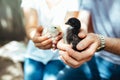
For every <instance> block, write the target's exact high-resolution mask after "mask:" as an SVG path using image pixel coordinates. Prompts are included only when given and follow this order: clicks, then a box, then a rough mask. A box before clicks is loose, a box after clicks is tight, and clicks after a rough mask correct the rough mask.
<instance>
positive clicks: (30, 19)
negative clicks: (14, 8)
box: [23, 8, 38, 39]
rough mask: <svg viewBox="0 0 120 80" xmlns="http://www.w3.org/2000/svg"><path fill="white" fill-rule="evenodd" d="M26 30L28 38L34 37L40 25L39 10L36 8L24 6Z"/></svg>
mask: <svg viewBox="0 0 120 80" xmlns="http://www.w3.org/2000/svg"><path fill="white" fill-rule="evenodd" d="M23 12H24V16H25V30H26V33H27V36H28V38H30V39H32V38H33V36H34V35H35V32H36V30H37V27H38V22H37V20H38V18H37V12H36V11H35V10H34V9H29V8H24V9H23Z"/></svg>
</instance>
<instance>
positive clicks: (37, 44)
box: [35, 39, 52, 47]
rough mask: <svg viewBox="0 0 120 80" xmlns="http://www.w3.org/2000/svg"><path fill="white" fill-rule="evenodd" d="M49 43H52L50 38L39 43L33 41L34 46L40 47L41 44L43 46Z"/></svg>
mask: <svg viewBox="0 0 120 80" xmlns="http://www.w3.org/2000/svg"><path fill="white" fill-rule="evenodd" d="M49 44H52V40H51V39H47V40H45V41H43V42H40V43H35V46H36V47H42V46H43V47H44V46H46V45H49Z"/></svg>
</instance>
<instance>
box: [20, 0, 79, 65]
mask: <svg viewBox="0 0 120 80" xmlns="http://www.w3.org/2000/svg"><path fill="white" fill-rule="evenodd" d="M78 4H79V3H78V0H61V2H60V3H59V4H58V5H57V6H55V7H53V8H52V9H49V7H48V5H47V4H46V1H45V0H22V4H21V6H22V7H23V8H33V9H35V10H36V11H37V13H38V19H39V20H38V23H39V25H42V26H43V27H48V26H47V25H49V24H57V25H60V24H62V23H63V22H64V18H65V16H66V13H67V12H68V11H78V10H79V5H78ZM58 56H59V55H58V50H56V51H51V50H42V49H38V48H36V47H35V46H34V43H33V42H32V41H30V42H29V44H28V50H27V57H29V58H32V59H34V60H37V61H41V62H43V63H44V64H46V63H47V62H48V61H49V60H53V59H58Z"/></svg>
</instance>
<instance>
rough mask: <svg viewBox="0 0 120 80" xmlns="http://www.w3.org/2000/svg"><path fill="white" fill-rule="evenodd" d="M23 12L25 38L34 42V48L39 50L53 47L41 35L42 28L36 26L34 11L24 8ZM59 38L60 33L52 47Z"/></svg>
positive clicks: (36, 19) (49, 41)
mask: <svg viewBox="0 0 120 80" xmlns="http://www.w3.org/2000/svg"><path fill="white" fill-rule="evenodd" d="M23 11H24V16H25V21H26V24H25V30H26V34H27V37H28V38H29V39H31V40H32V41H33V42H34V44H35V46H36V47H38V48H40V49H50V48H52V47H53V46H52V44H53V42H52V39H51V38H50V37H47V36H43V35H41V34H42V31H43V27H42V26H38V16H37V12H36V10H34V9H29V8H25V9H23ZM61 37H62V33H60V34H59V35H58V36H57V37H56V41H54V45H55V44H56V43H57V41H58V40H59V39H60V38H61ZM54 47H56V46H54Z"/></svg>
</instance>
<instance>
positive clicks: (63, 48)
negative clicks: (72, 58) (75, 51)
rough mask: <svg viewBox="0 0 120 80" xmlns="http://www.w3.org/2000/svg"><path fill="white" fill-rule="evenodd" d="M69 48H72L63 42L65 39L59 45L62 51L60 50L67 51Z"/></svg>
mask: <svg viewBox="0 0 120 80" xmlns="http://www.w3.org/2000/svg"><path fill="white" fill-rule="evenodd" d="M68 47H71V46H70V45H68V44H65V43H64V42H63V39H61V40H60V41H59V42H58V43H57V48H58V49H60V50H63V51H65V50H66V48H68Z"/></svg>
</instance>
